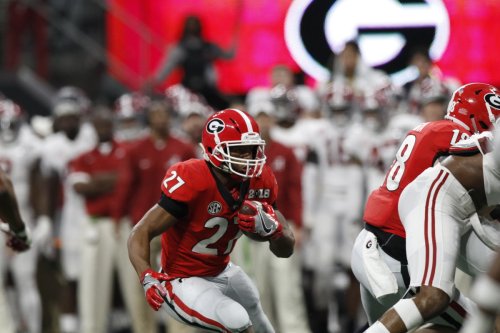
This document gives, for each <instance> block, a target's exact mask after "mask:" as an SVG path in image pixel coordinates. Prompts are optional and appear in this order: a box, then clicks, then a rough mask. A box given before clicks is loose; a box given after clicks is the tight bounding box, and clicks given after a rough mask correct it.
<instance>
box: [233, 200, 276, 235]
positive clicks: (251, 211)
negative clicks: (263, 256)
mask: <svg viewBox="0 0 500 333" xmlns="http://www.w3.org/2000/svg"><path fill="white" fill-rule="evenodd" d="M239 211H240V213H242V214H245V215H253V216H255V215H257V210H256V209H255V208H253V207H252V206H250V205H248V204H247V203H246V202H243V204H242V205H241V207H240V210H239ZM241 232H243V234H244V235H245V236H247V237H248V238H250V239H251V240H254V241H257V242H267V241H268V240H269V237H262V236H260V235H258V234H256V233H253V232H247V231H244V230H241Z"/></svg>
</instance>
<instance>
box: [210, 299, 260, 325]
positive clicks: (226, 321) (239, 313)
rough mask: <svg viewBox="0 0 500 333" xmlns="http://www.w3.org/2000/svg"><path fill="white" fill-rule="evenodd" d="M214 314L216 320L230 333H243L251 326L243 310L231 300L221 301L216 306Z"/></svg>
mask: <svg viewBox="0 0 500 333" xmlns="http://www.w3.org/2000/svg"><path fill="white" fill-rule="evenodd" d="M215 314H216V315H217V320H218V321H219V322H220V323H221V324H222V325H224V327H226V328H227V329H228V330H230V331H231V332H235V333H239V332H243V331H245V330H246V329H247V328H248V327H250V326H252V322H251V321H250V317H249V316H248V313H247V311H246V310H245V308H243V306H241V305H240V304H239V303H237V302H234V301H232V300H223V301H221V302H220V303H219V304H217V305H216V308H215Z"/></svg>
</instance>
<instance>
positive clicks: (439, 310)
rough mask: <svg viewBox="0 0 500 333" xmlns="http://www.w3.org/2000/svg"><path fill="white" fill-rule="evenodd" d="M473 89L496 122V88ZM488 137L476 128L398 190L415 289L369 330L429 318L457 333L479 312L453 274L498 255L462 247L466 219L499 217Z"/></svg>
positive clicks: (498, 187) (499, 101) (405, 327)
mask: <svg viewBox="0 0 500 333" xmlns="http://www.w3.org/2000/svg"><path fill="white" fill-rule="evenodd" d="M474 94H475V95H476V96H478V97H480V98H481V100H479V102H481V103H485V105H486V109H487V111H488V115H489V122H488V123H490V124H492V123H494V122H495V118H496V117H497V116H498V114H499V113H500V95H499V93H498V91H497V90H496V89H494V90H489V91H486V92H484V91H482V90H479V89H478V90H476V91H475V92H474ZM468 100H469V101H470V100H471V99H470V97H469V98H468ZM457 103H459V104H460V103H462V104H463V103H464V101H463V100H459V101H457ZM464 110H465V109H464ZM464 113H465V111H464ZM485 125H486V123H485ZM481 126H482V125H481ZM488 137H491V134H490V133H489V132H485V133H482V134H475V135H474V136H472V137H471V138H470V139H468V140H464V141H462V142H460V143H458V144H456V145H455V146H454V147H452V148H451V150H450V152H451V153H452V156H451V157H449V158H447V159H446V160H444V161H443V162H442V164H438V165H436V166H434V167H432V168H428V169H427V170H425V171H424V172H423V173H421V174H420V175H419V176H418V177H417V178H416V179H415V180H414V181H413V182H412V183H410V184H409V185H408V186H406V188H405V189H404V190H403V192H402V193H401V197H400V200H399V216H400V218H401V221H402V224H403V226H404V230H405V232H406V256H407V259H408V273H409V278H410V283H409V286H410V289H409V290H408V293H407V294H406V296H405V297H404V298H403V299H401V300H399V301H398V302H397V303H396V304H395V305H394V306H393V307H392V308H391V309H389V310H388V311H386V312H385V313H384V314H383V316H382V317H381V318H380V319H379V320H378V321H376V322H375V323H374V324H373V325H372V326H371V327H370V328H369V329H368V330H367V331H366V332H369V333H373V332H384V333H386V332H390V333H395V332H408V331H411V330H413V329H415V328H418V327H420V326H421V325H422V324H423V323H425V322H430V323H432V325H431V326H430V328H427V329H426V330H425V332H437V331H443V330H444V332H450V331H453V332H455V331H456V330H458V329H460V327H461V324H462V323H463V319H464V317H465V316H466V314H467V313H468V312H470V311H472V310H474V308H475V305H474V303H472V302H471V301H470V300H469V299H467V298H466V297H464V296H463V295H462V294H461V293H460V291H459V290H458V289H457V288H456V286H455V283H454V280H455V270H456V268H457V267H459V268H460V269H462V270H464V271H465V272H466V273H469V274H471V275H474V274H476V273H477V271H478V270H479V269H480V266H481V265H483V266H484V265H486V264H485V262H486V261H487V259H488V257H490V258H491V257H492V254H493V251H488V248H487V247H486V246H485V245H484V244H482V243H481V242H477V244H476V245H475V246H476V248H475V251H474V249H473V251H469V252H468V253H467V252H466V251H464V250H465V248H466V247H468V246H469V244H468V243H469V242H473V241H474V238H473V237H471V236H470V232H469V231H470V225H469V224H468V221H469V220H470V219H471V217H472V216H473V215H474V214H475V213H478V214H480V215H483V216H485V218H486V219H493V220H494V219H497V218H498V204H499V200H498V198H499V197H500V182H499V181H498V174H499V172H498V169H499V168H500V165H499V163H498V162H499V160H500V158H499V156H498V153H499V152H500V151H499V150H498V149H497V148H496V147H495V148H494V149H493V151H492V152H490V153H485V151H486V150H485V149H484V147H485V143H487V141H488V139H487V138H488ZM497 145H498V140H497V142H496V143H495V146H497ZM461 155H472V156H461ZM477 235H478V236H480V233H477ZM480 239H481V240H483V239H482V238H481V237H480ZM485 244H486V242H485ZM367 246H368V244H367ZM488 252H489V253H488ZM474 255H475V256H476V257H474ZM478 256H481V257H482V258H479V260H478ZM422 332H424V331H422Z"/></svg>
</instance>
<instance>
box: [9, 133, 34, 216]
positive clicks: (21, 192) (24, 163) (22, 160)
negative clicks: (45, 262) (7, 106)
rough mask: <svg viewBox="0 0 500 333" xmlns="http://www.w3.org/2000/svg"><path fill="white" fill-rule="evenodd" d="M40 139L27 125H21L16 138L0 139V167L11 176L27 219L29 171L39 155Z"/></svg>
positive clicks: (28, 209)
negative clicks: (11, 139)
mask: <svg viewBox="0 0 500 333" xmlns="http://www.w3.org/2000/svg"><path fill="white" fill-rule="evenodd" d="M40 147H41V140H40V139H39V138H38V137H37V136H36V135H35V134H34V133H33V132H32V131H31V129H30V128H29V127H28V126H22V127H21V129H20V132H19V135H18V137H17V138H16V140H14V141H13V142H10V143H5V142H2V141H0V168H2V170H4V171H5V172H6V173H7V174H8V175H9V176H10V178H11V180H12V184H13V185H14V190H15V191H16V196H17V200H18V204H19V209H20V211H21V215H22V217H23V219H24V220H26V221H29V220H30V219H29V216H28V212H30V211H31V207H30V203H29V195H30V172H31V169H32V167H33V165H34V163H35V161H36V160H37V159H38V158H39V157H40V155H39V154H40Z"/></svg>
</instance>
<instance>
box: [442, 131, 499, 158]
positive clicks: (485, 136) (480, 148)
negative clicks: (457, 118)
mask: <svg viewBox="0 0 500 333" xmlns="http://www.w3.org/2000/svg"><path fill="white" fill-rule="evenodd" d="M492 141H493V135H492V133H491V132H489V131H486V132H483V133H477V134H473V135H472V136H471V137H470V138H468V139H464V140H460V141H459V142H457V143H455V144H454V145H453V146H451V147H450V155H458V156H470V155H475V154H477V153H481V154H482V155H484V154H486V153H487V152H489V150H490V144H491V142H492Z"/></svg>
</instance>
